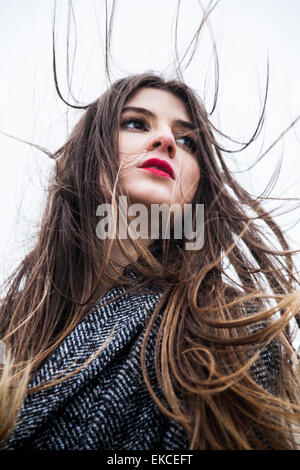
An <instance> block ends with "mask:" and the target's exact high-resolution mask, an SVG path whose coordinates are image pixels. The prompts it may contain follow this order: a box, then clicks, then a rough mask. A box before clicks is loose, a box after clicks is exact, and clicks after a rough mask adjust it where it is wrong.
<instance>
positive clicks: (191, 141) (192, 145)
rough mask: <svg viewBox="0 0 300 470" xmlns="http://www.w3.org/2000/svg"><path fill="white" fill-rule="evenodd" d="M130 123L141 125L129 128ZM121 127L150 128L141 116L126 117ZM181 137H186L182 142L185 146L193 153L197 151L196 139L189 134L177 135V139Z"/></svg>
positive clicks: (142, 129)
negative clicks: (184, 141)
mask: <svg viewBox="0 0 300 470" xmlns="http://www.w3.org/2000/svg"><path fill="white" fill-rule="evenodd" d="M130 123H135V124H138V125H139V126H140V127H139V129H136V128H133V127H131V128H129V127H126V126H127V124H130ZM121 128H122V129H135V130H139V131H147V130H149V127H148V126H147V124H146V122H145V121H144V120H143V119H140V118H131V119H124V120H123V121H121ZM180 139H185V140H186V143H185V144H184V143H183V144H182V145H184V146H185V147H187V148H188V149H189V150H190V151H191V152H192V153H195V152H196V142H195V141H194V139H193V138H192V137H190V136H188V135H183V136H181V137H177V138H176V139H175V140H176V141H177V140H180Z"/></svg>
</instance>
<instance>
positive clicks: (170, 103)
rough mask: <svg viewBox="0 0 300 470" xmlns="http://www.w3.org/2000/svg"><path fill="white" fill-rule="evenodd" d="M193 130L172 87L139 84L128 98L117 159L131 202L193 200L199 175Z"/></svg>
mask: <svg viewBox="0 0 300 470" xmlns="http://www.w3.org/2000/svg"><path fill="white" fill-rule="evenodd" d="M193 128H194V126H193V123H192V122H191V120H190V118H189V115H188V113H187V111H186V109H185V106H184V104H183V102H182V101H181V100H180V99H179V98H177V97H176V96H175V95H173V94H172V93H170V92H168V91H165V90H159V89H155V88H150V87H149V88H141V89H139V90H138V91H137V93H136V94H135V95H134V96H133V97H132V98H130V99H129V100H128V102H127V103H126V105H125V107H124V108H123V111H122V115H121V127H120V131H119V162H120V165H121V170H120V183H121V187H122V189H123V193H124V194H126V195H127V196H128V197H129V202H130V203H131V204H132V203H143V204H145V205H147V206H150V205H151V204H162V203H167V204H168V205H171V204H174V203H179V204H180V205H183V204H184V203H190V202H191V201H192V199H193V197H194V195H195V192H196V189H197V185H198V181H199V178H200V168H199V164H198V161H197V159H196V156H195V153H194V151H195V144H194V139H195V134H194V132H195V131H194V130H193ZM152 159H155V160H152Z"/></svg>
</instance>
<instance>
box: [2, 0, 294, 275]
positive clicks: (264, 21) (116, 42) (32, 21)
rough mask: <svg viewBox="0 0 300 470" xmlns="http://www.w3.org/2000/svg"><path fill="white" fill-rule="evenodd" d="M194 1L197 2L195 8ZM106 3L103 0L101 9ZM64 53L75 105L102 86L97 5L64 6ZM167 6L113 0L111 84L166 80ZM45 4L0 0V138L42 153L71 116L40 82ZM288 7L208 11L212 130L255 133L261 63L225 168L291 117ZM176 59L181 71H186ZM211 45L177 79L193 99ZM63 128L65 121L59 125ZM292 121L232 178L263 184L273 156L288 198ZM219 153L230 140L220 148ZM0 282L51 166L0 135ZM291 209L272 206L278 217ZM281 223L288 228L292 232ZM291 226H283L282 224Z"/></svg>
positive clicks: (203, 44)
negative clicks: (260, 126) (254, 137)
mask: <svg viewBox="0 0 300 470" xmlns="http://www.w3.org/2000/svg"><path fill="white" fill-rule="evenodd" d="M181 3H182V7H181V9H180V15H179V25H178V48H179V52H180V53H181V54H182V53H183V51H184V50H185V47H186V45H187V44H188V43H189V41H190V40H191V39H192V37H193V34H194V32H195V31H196V29H197V27H198V25H199V23H200V21H201V16H202V13H201V8H200V6H199V2H198V1H196V0H183V1H182V2H181ZM202 3H203V4H204V5H205V4H206V3H207V2H202ZM111 4H112V2H111V1H109V0H108V5H109V6H111ZM73 5H74V14H75V17H76V30H77V41H76V43H75V41H74V34H73V33H74V30H75V26H74V22H72V21H71V26H70V31H71V38H70V53H71V57H70V59H72V56H73V52H74V49H75V46H76V56H75V61H74V67H73V78H72V83H73V86H72V89H73V92H74V96H75V97H76V98H77V99H79V100H81V101H83V102H84V103H87V102H89V101H91V100H93V99H95V98H96V97H98V96H99V95H100V94H101V93H102V92H103V91H104V89H105V87H106V77H105V73H104V54H103V51H104V44H105V41H104V25H105V2H104V1H103V0H94V1H91V0H77V1H74V2H73ZM176 5H177V0H163V1H161V0H151V1H149V0H119V1H118V2H117V8H116V16H115V23H114V29H113V36H112V59H113V62H112V64H111V65H112V66H111V71H112V79H117V78H119V77H121V76H124V75H127V74H131V73H137V72H144V71H145V70H150V69H151V70H158V71H161V72H163V73H165V74H166V75H167V76H168V75H171V74H172V72H173V71H174V69H173V68H172V64H173V60H174V26H175V14H176ZM67 6H68V1H67V0H60V1H59V2H58V6H57V11H56V38H57V55H58V57H57V59H58V75H59V80H60V84H61V88H62V90H63V92H64V93H65V96H66V97H67V88H66V61H65V57H66V47H65V45H66V39H67V37H66V25H67V23H68V10H67ZM53 11H54V1H52V0H43V1H41V0H9V1H7V0H0V61H1V62H0V63H1V74H0V131H2V132H5V133H8V134H12V135H14V136H16V137H18V138H21V139H24V140H29V141H31V142H34V143H36V144H39V145H41V146H44V147H46V148H48V149H49V150H51V151H54V150H55V149H56V148H57V147H58V146H59V145H61V144H62V143H63V142H64V140H65V138H66V136H67V133H68V129H70V128H71V127H72V125H73V123H74V122H75V121H76V120H77V119H79V117H80V115H81V112H78V111H76V112H74V111H70V112H69V115H68V116H67V113H66V107H65V106H64V105H63V104H62V103H61V102H60V100H59V98H58V97H57V94H56V92H55V87H54V80H53V74H52V56H51V50H52V41H51V34H52V22H53ZM299 24H300V2H299V1H298V0H221V1H220V3H219V5H218V6H217V8H216V9H215V10H214V12H213V13H212V15H211V26H212V30H213V32H214V35H215V38H216V43H217V51H218V57H219V62H220V92H219V100H218V106H217V109H216V111H215V113H214V115H213V118H212V119H213V122H214V123H215V124H216V125H218V126H220V127H221V130H222V131H224V132H226V133H228V134H229V135H231V136H232V137H234V138H235V139H237V140H241V141H244V140H245V139H247V138H249V137H250V135H251V133H252V132H253V130H254V129H255V126H256V123H257V119H258V117H259V111H260V109H261V103H262V99H263V95H264V89H265V84H266V71H267V60H268V58H269V64H270V84H269V97H268V103H267V111H266V122H265V127H264V132H263V134H262V138H261V139H260V140H259V141H258V142H257V144H255V145H253V146H251V147H250V148H249V149H248V151H247V152H243V153H241V154H235V157H233V156H230V155H229V154H228V156H227V161H228V163H229V166H230V167H231V168H232V169H235V170H236V169H239V170H244V169H246V168H247V167H248V166H249V165H250V164H251V163H252V162H254V160H255V159H256V158H257V156H258V155H259V154H260V153H261V152H262V151H263V149H267V148H268V146H269V145H271V143H272V142H273V141H274V140H275V139H276V138H277V137H278V136H279V135H280V133H281V132H282V131H283V130H284V129H285V128H286V127H287V126H288V125H289V124H290V123H291V121H292V120H293V119H295V118H296V117H297V115H298V114H300V60H299V58H300V37H299V36H300V33H299ZM188 59H189V56H187V58H186V60H185V63H187V61H188ZM213 64H214V62H213V54H212V39H211V36H210V34H209V29H208V28H206V29H205V30H204V31H203V34H202V35H201V37H200V42H199V47H198V49H197V53H196V54H195V57H194V58H193V60H192V62H191V64H190V65H189V67H188V69H187V70H186V72H185V75H184V77H185V79H186V81H187V83H188V84H189V85H190V86H192V87H193V88H194V89H196V90H197V91H198V92H199V93H200V95H201V96H202V97H203V99H204V98H205V100H204V101H205V104H206V106H207V109H208V110H209V109H210V108H211V105H212V92H213V89H214V73H213V72H214V68H213ZM67 124H68V125H67ZM299 137H300V125H298V126H295V128H294V129H293V130H291V131H290V132H289V133H288V134H287V135H286V137H285V139H284V140H282V141H281V142H280V143H279V144H278V145H277V146H276V147H275V148H274V151H272V152H270V153H269V154H268V155H267V156H266V157H265V158H264V159H263V161H262V162H261V163H259V164H258V165H257V166H256V167H255V168H254V169H253V170H251V171H249V172H247V173H245V172H244V173H237V174H236V176H237V178H238V179H239V181H241V182H242V183H243V184H244V185H245V186H246V187H247V189H249V190H250V191H251V192H252V193H253V194H256V195H258V194H260V193H261V192H262V191H263V189H264V187H265V186H266V185H267V183H268V181H269V178H270V177H271V175H272V172H273V171H274V170H275V168H276V165H277V163H278V160H279V158H280V157H283V161H282V170H281V174H280V177H279V180H278V183H277V185H276V186H275V188H274V190H273V193H272V196H273V197H289V198H297V197H298V198H299V197H300V177H299V174H300V164H299V158H300V154H299V147H300V144H299ZM226 145H227V146H228V147H229V148H237V147H234V146H233V144H232V143H230V142H226ZM0 148H1V159H0V165H1V171H0V191H1V234H0V259H1V270H0V282H2V281H3V279H4V278H5V277H6V276H7V275H8V274H9V272H10V271H11V269H12V268H13V267H15V266H16V264H17V263H18V262H19V261H20V260H21V259H22V257H23V256H24V254H25V252H26V250H28V247H29V246H31V245H30V243H31V242H30V237H31V236H32V234H33V233H34V230H35V228H36V224H37V223H38V221H39V220H40V216H41V211H42V207H43V200H44V195H45V187H46V185H47V178H48V175H49V172H51V169H52V162H51V161H50V160H49V159H48V157H46V156H45V155H44V154H42V153H41V152H39V151H37V150H35V149H32V148H31V147H29V146H26V145H25V144H21V143H18V142H16V141H15V140H12V139H10V138H8V137H5V136H3V135H0ZM291 207H293V203H292V202H289V203H282V205H281V208H282V210H286V209H288V208H291ZM298 219H299V210H297V211H296V210H295V211H293V212H290V213H289V214H288V215H286V216H281V217H279V218H278V221H279V223H280V224H281V225H282V226H283V228H284V229H285V230H287V229H288V228H290V230H289V232H288V234H289V236H290V237H291V242H292V244H293V246H294V247H295V248H300V224H299V223H298V224H296V222H297V220H298ZM292 225H294V226H293V227H292ZM291 227H292V228H291Z"/></svg>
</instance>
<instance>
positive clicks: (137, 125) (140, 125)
mask: <svg viewBox="0 0 300 470" xmlns="http://www.w3.org/2000/svg"><path fill="white" fill-rule="evenodd" d="M121 127H122V128H123V129H137V130H140V131H144V130H146V127H147V126H146V123H145V122H144V121H143V120H142V119H125V120H124V121H122V122H121Z"/></svg>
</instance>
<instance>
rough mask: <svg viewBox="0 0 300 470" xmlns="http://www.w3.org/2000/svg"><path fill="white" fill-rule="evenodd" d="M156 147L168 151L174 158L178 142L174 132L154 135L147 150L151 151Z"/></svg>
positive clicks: (158, 149)
mask: <svg viewBox="0 0 300 470" xmlns="http://www.w3.org/2000/svg"><path fill="white" fill-rule="evenodd" d="M155 149H157V151H158V152H160V153H167V154H168V156H169V157H170V158H173V157H174V156H175V153H176V142H175V139H174V136H173V134H169V133H167V132H166V133H161V134H157V135H156V136H155V137H153V138H152V139H151V141H150V142H149V144H148V146H147V151H148V152H150V151H153V150H155Z"/></svg>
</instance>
